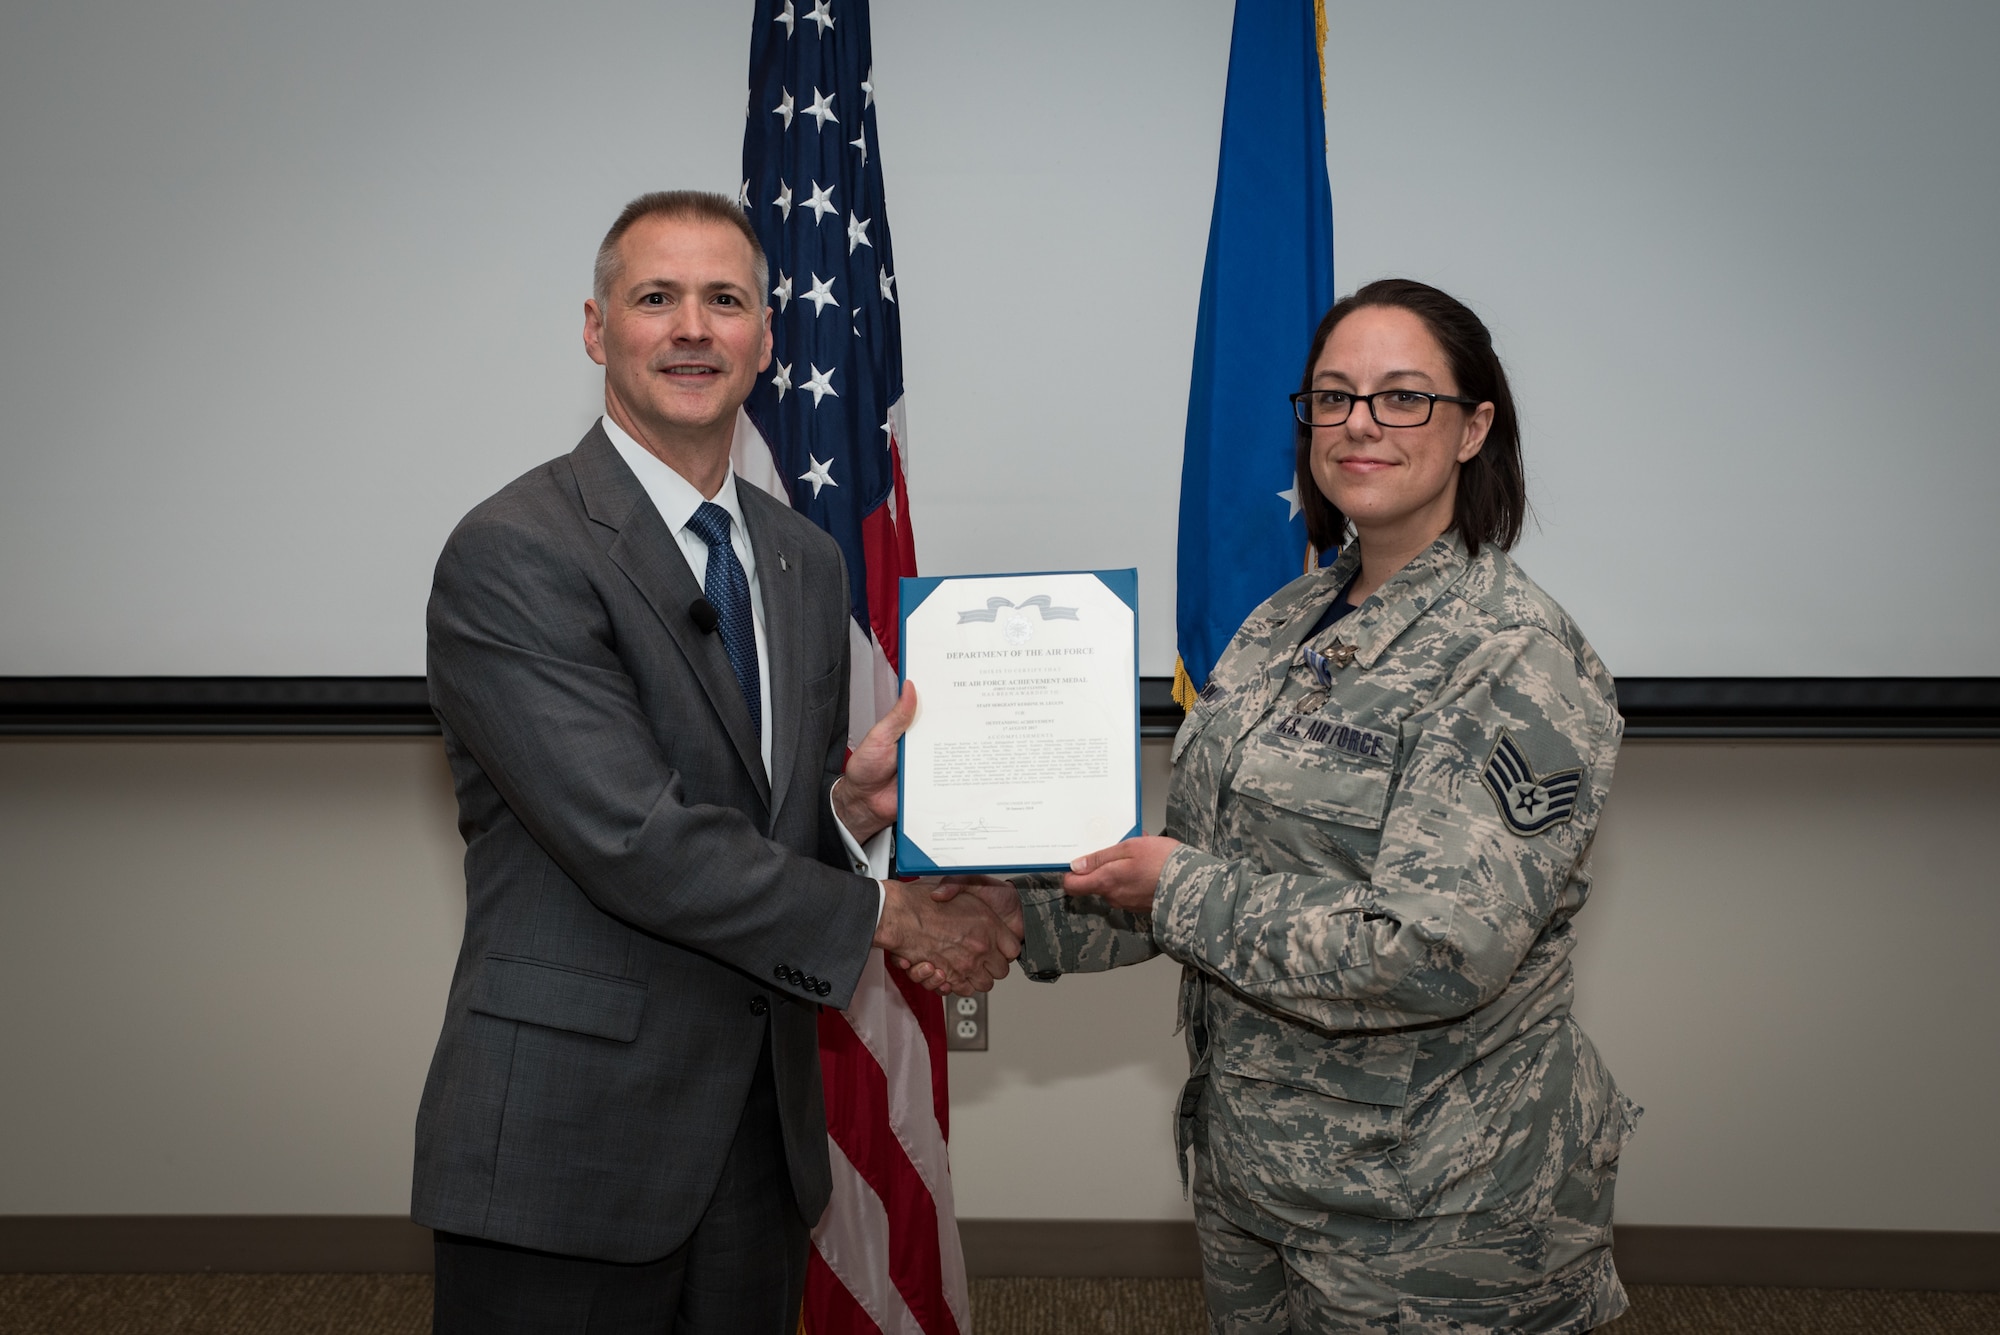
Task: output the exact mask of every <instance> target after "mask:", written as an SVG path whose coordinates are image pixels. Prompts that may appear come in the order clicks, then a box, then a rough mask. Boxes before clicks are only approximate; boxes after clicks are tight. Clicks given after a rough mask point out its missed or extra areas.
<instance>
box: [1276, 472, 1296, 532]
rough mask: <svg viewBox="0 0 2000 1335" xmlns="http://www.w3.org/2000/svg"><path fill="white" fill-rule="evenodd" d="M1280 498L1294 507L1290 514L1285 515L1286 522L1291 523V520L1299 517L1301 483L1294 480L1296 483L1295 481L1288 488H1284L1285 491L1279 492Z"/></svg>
mask: <svg viewBox="0 0 2000 1335" xmlns="http://www.w3.org/2000/svg"><path fill="white" fill-rule="evenodd" d="M1278 499H1279V500H1281V501H1283V502H1284V503H1285V504H1287V505H1289V506H1291V507H1292V512H1291V513H1290V514H1288V515H1286V516H1285V522H1286V523H1288V524H1289V523H1291V522H1292V521H1293V520H1294V519H1297V518H1298V517H1299V484H1298V483H1296V482H1294V483H1293V484H1292V485H1291V486H1289V487H1286V488H1285V489H1284V490H1283V491H1281V492H1279V493H1278Z"/></svg>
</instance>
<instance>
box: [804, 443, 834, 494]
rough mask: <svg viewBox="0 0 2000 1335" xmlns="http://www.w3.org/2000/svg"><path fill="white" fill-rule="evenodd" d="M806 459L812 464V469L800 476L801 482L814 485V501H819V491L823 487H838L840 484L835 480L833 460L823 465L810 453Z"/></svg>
mask: <svg viewBox="0 0 2000 1335" xmlns="http://www.w3.org/2000/svg"><path fill="white" fill-rule="evenodd" d="M806 458H807V459H808V460H809V461H810V462H811V464H812V467H810V468H808V469H806V471H805V472H803V473H800V474H799V481H801V482H810V483H812V484H813V499H814V500H818V499H819V489H820V488H821V487H837V486H839V485H840V484H839V483H838V482H835V481H834V480H833V460H831V459H828V460H827V461H826V462H825V463H821V462H820V461H819V460H817V459H814V458H813V457H812V455H811V453H810V452H808V453H807V455H806Z"/></svg>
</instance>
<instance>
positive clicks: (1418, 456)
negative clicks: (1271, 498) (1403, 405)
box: [1311, 306, 1493, 550]
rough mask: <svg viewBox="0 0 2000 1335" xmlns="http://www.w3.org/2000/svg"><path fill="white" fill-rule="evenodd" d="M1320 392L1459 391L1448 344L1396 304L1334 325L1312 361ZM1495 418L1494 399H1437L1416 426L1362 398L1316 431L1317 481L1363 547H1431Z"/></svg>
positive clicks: (1363, 311)
mask: <svg viewBox="0 0 2000 1335" xmlns="http://www.w3.org/2000/svg"><path fill="white" fill-rule="evenodd" d="M1312 388H1314V389H1341V390H1346V391H1347V392H1348V393H1350V394H1373V393H1375V392H1376V391H1378V390H1384V389H1411V390H1418V391H1421V392H1423V393H1426V394H1457V393H1458V392H1459V388H1458V382H1457V381H1456V380H1454V379H1453V378H1452V374H1451V367H1450V364H1449V363H1448V362H1447V361H1446V360H1445V355H1444V349H1443V348H1441V347H1439V346H1438V342H1437V340H1436V339H1435V338H1432V337H1431V332H1430V330H1429V329H1428V328H1426V327H1425V326H1424V322H1423V321H1422V320H1420V319H1418V318H1417V317H1416V316H1415V315H1413V314H1411V313H1410V312H1409V311H1406V310H1403V309H1402V308H1401V307H1397V306H1364V307H1362V308H1361V309H1360V310H1358V311H1355V312H1354V313H1353V314H1352V315H1350V316H1348V317H1347V318H1346V319H1344V320H1342V321H1341V322H1340V323H1339V324H1337V325H1335V326H1334V327H1333V333H1331V334H1330V335H1328V336H1327V340H1326V346H1325V347H1324V348H1322V349H1321V350H1320V354H1319V360H1318V361H1317V362H1315V363H1313V371H1312ZM1492 424H1493V405H1492V404H1490V403H1482V404H1479V405H1478V406H1477V407H1467V406H1465V405H1462V404H1456V403H1438V404H1435V405H1433V410H1432V412H1431V420H1430V421H1428V422H1426V423H1425V424H1424V425H1422V426H1408V427H1383V426H1380V425H1377V423H1376V421H1375V414H1374V412H1373V411H1372V410H1371V407H1370V406H1369V405H1364V404H1360V403H1357V404H1355V405H1354V411H1353V412H1351V413H1349V414H1348V418H1347V420H1346V421H1345V422H1343V423H1341V424H1340V425H1339V426H1316V427H1313V428H1311V430H1312V453H1311V460H1312V475H1313V481H1314V482H1316V483H1317V484H1318V485H1319V490H1320V494H1321V495H1322V496H1324V497H1326V498H1327V500H1329V501H1331V502H1333V504H1334V505H1335V506H1336V507H1338V508H1339V510H1340V512H1341V513H1342V514H1344V515H1346V516H1347V517H1348V518H1349V519H1351V520H1353V521H1354V531H1355V532H1356V533H1357V534H1358V535H1359V536H1360V537H1361V539H1362V540H1363V542H1364V543H1370V542H1374V541H1377V540H1380V541H1383V542H1386V543H1389V544H1392V545H1394V546H1397V547H1403V546H1408V547H1411V548H1412V549H1413V550H1414V549H1415V548H1420V547H1425V546H1429V545H1430V543H1431V542H1433V541H1434V540H1436V538H1437V537H1438V535H1440V534H1442V533H1443V532H1444V531H1445V530H1446V529H1448V528H1450V527H1451V520H1452V504H1453V502H1454V501H1455V500H1456V499H1457V495H1458V468H1459V465H1460V464H1462V463H1464V462H1465V461H1466V460H1468V459H1470V458H1472V456H1473V455H1475V454H1478V453H1479V447H1480V446H1481V445H1483V444H1485V443H1486V431H1487V428H1489V427H1490V426H1492Z"/></svg>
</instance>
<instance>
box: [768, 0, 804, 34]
mask: <svg viewBox="0 0 2000 1335" xmlns="http://www.w3.org/2000/svg"><path fill="white" fill-rule="evenodd" d="M771 21H772V22H773V23H782V24H784V25H785V40H786V41H790V40H791V37H792V27H793V25H794V24H796V23H797V22H798V16H797V15H795V14H793V13H792V0H785V8H784V10H783V11H782V12H781V13H780V14H779V15H778V17H777V18H775V19H773V20H771Z"/></svg>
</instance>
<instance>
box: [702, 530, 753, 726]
mask: <svg viewBox="0 0 2000 1335" xmlns="http://www.w3.org/2000/svg"><path fill="white" fill-rule="evenodd" d="M687 526H688V528H689V529H690V530H692V531H693V533H694V535H695V536H696V537H698V538H700V539H701V540H702V541H703V542H705V543H707V544H708V574H707V576H706V577H705V578H704V579H703V580H702V582H701V592H702V596H703V597H705V598H707V599H708V601H709V602H710V603H711V604H712V605H713V606H714V608H715V613H716V616H717V617H719V618H720V619H721V630H722V648H723V650H724V652H726V653H727V654H728V655H729V666H730V669H731V670H732V671H734V672H735V673H736V684H737V686H738V687H740V688H741V689H742V691H743V703H744V704H746V705H748V706H749V707H750V732H751V734H752V735H753V736H755V737H756V738H757V740H758V741H759V742H760V743H761V742H762V741H763V739H764V704H763V700H764V696H763V692H762V690H761V689H760V688H759V687H758V684H757V631H756V627H755V626H753V625H752V624H751V620H750V581H749V579H748V578H746V577H745V576H744V574H743V563H742V562H741V561H739V560H737V559H736V549H735V548H734V547H732V546H731V545H730V543H729V511H727V510H725V509H723V508H722V507H721V506H719V505H717V504H716V503H715V502H713V501H703V502H702V503H701V508H700V509H698V510H696V511H695V512H694V517H693V518H691V519H689V520H688V522H687Z"/></svg>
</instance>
